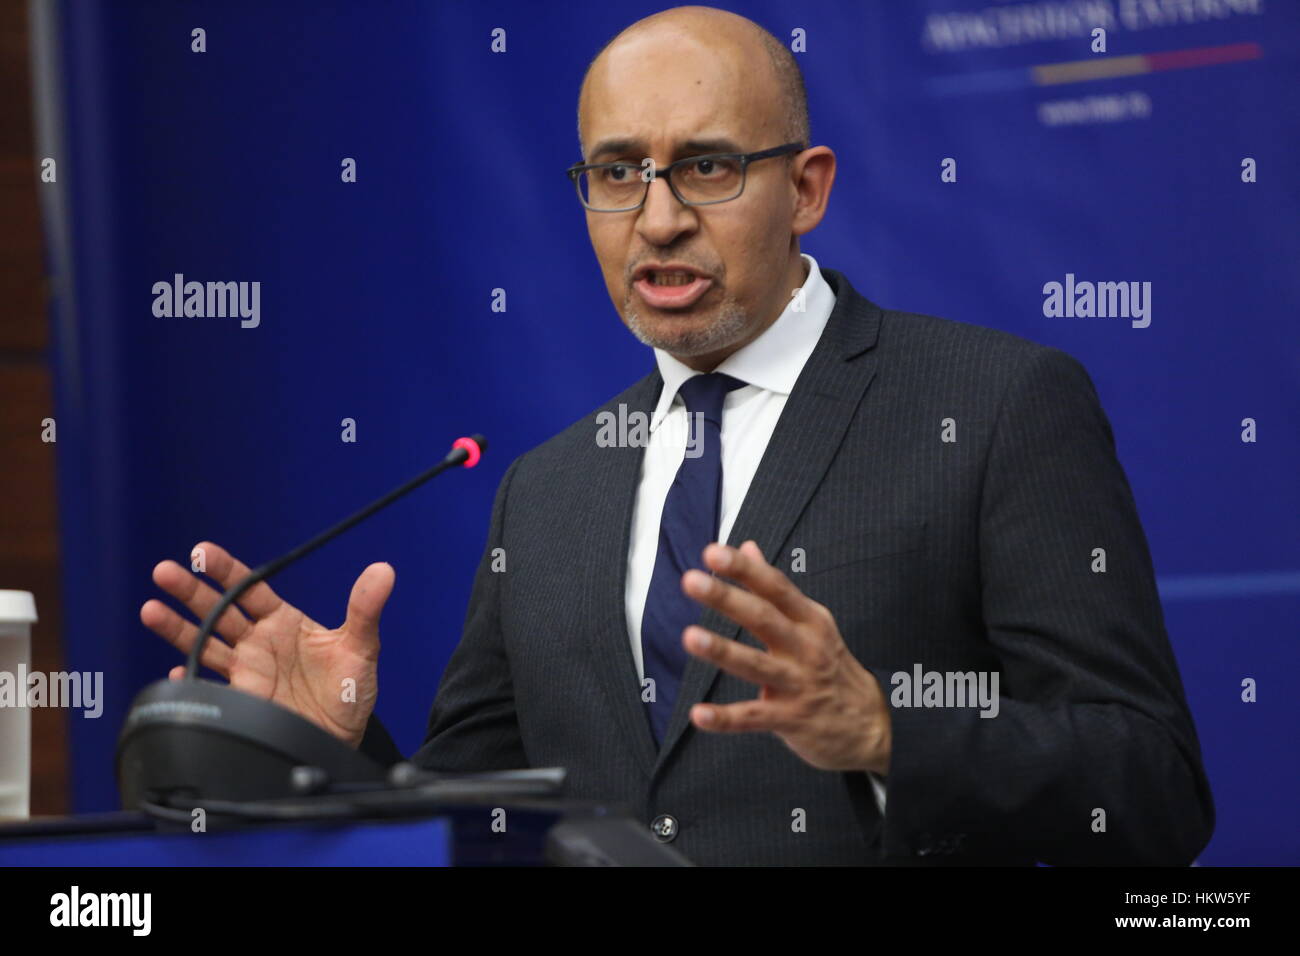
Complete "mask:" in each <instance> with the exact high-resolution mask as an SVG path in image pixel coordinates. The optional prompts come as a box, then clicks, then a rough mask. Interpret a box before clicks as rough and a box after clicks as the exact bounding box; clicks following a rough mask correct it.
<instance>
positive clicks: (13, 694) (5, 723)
mask: <svg viewBox="0 0 1300 956" xmlns="http://www.w3.org/2000/svg"><path fill="white" fill-rule="evenodd" d="M35 621H36V600H35V598H33V597H32V592H31V591H0V817H20V818H25V817H27V816H28V815H29V814H30V813H31V806H30V804H31V785H32V712H31V709H30V708H29V707H28V706H27V687H26V686H25V685H26V680H25V679H24V678H25V676H26V675H27V674H28V673H29V672H30V671H31V666H32V624H33V623H34V622H35ZM20 681H21V683H22V685H23V686H19V683H20Z"/></svg>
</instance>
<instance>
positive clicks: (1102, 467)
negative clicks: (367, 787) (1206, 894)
mask: <svg viewBox="0 0 1300 956" xmlns="http://www.w3.org/2000/svg"><path fill="white" fill-rule="evenodd" d="M823 275H824V276H825V277H826V280H827V281H828V282H829V283H830V285H831V286H832V288H833V289H834V291H835V294H836V296H837V301H836V305H835V309H834V312H833V313H832V315H831V317H830V320H829V322H828V324H827V326H826V330H825V332H824V334H823V336H822V338H821V340H820V341H819V343H818V345H817V348H816V350H815V351H814V352H813V354H812V356H811V357H810V359H809V360H808V363H807V365H806V366H805V368H804V370H803V373H802V374H801V375H800V377H799V380H798V383H797V384H796V386H795V388H794V390H793V392H792V393H791V395H790V398H789V401H788V403H787V405H786V407H785V410H784V412H783V414H782V416H781V419H780V421H779V423H778V424H777V427H776V430H775V432H774V434H773V435H772V438H771V442H770V444H769V446H768V448H767V451H766V454H765V455H764V457H763V460H762V463H761V465H760V466H759V469H758V473H757V475H756V476H755V478H754V481H753V484H752V485H751V486H750V489H749V492H748V495H747V497H746V499H745V502H744V505H743V507H742V509H741V512H740V515H739V517H738V519H737V521H736V524H735V528H734V530H733V531H732V533H731V538H730V540H731V541H732V543H739V542H741V541H744V540H745V539H747V538H753V539H755V540H756V541H757V542H758V543H759V545H760V546H761V547H762V549H763V552H764V554H765V555H766V556H767V558H768V560H769V561H772V562H773V563H776V564H778V565H779V566H781V567H783V568H784V569H786V570H787V571H789V570H790V569H791V555H792V553H793V551H794V549H796V548H802V549H803V552H804V554H806V570H805V571H803V572H799V573H795V572H791V576H792V578H793V579H794V580H795V581H796V583H798V584H799V586H800V587H801V588H802V589H803V590H804V592H805V593H807V594H809V595H811V596H812V597H813V598H815V599H816V600H818V601H820V602H822V603H823V604H825V605H826V606H827V607H829V608H830V609H831V611H832V612H833V613H834V615H835V618H836V621H837V622H838V624H839V629H840V631H841V632H842V634H843V636H844V640H845V641H846V642H847V643H848V646H849V647H850V649H851V650H852V651H853V653H854V655H856V657H857V658H858V660H860V661H861V662H862V663H863V664H864V665H865V666H867V667H869V668H870V669H871V670H872V672H873V673H874V674H875V675H876V676H877V678H878V679H879V680H880V681H881V684H882V686H883V688H884V690H885V692H886V693H887V694H889V693H890V692H891V690H892V686H891V681H890V677H891V675H892V674H893V673H895V672H897V671H906V672H909V673H911V672H912V671H913V668H914V665H917V664H920V665H921V666H922V667H923V669H924V670H926V671H930V670H935V671H941V672H944V671H977V672H978V671H997V672H998V673H999V679H1000V691H1001V701H1000V708H999V713H998V714H997V716H996V717H993V718H985V717H981V716H980V715H979V711H978V709H976V708H971V707H967V708H957V707H948V708H931V707H920V708H917V707H906V708H905V707H901V706H897V707H892V714H891V716H892V721H893V756H892V764H891V768H890V773H889V778H888V802H887V807H886V813H885V815H884V818H883V821H882V818H881V815H880V814H879V813H878V811H877V809H876V804H875V801H874V799H873V797H872V794H871V790H870V785H869V782H868V780H867V778H866V776H865V775H864V774H861V773H838V772H827V771H822V770H816V769H814V768H812V767H810V766H808V765H807V764H805V763H803V762H802V761H801V760H800V759H799V758H798V757H796V756H795V755H794V754H793V753H792V752H790V751H789V750H788V749H787V748H786V747H785V745H784V744H782V743H781V741H780V740H778V739H777V738H776V737H774V736H772V735H769V734H748V735H712V734H706V733H703V732H701V731H698V730H696V729H695V728H693V727H691V726H689V725H688V721H687V712H688V710H689V708H690V706H691V705H692V704H694V703H697V702H699V701H701V700H709V701H714V702H719V703H729V702H733V701H738V700H744V699H749V698H752V697H753V696H755V692H756V688H755V687H753V686H752V685H749V684H747V683H745V682H743V681H740V680H738V679H735V678H733V677H731V676H730V675H728V674H726V673H722V672H719V671H718V670H717V669H716V668H715V667H713V666H711V665H706V664H704V663H702V662H700V661H699V660H696V659H694V658H692V659H691V661H690V663H689V666H688V668H687V671H686V674H685V677H684V681H683V684H682V691H681V694H680V696H679V698H678V700H677V705H676V712H675V715H674V717H673V721H672V725H671V727H670V728H669V731H668V734H667V737H666V739H665V743H664V746H663V747H662V749H659V750H656V748H655V745H654V742H653V739H652V737H651V735H650V730H649V725H648V723H647V720H646V716H645V714H644V712H643V705H642V703H641V699H640V685H639V683H638V679H637V673H636V669H635V665H634V663H633V659H632V654H631V651H630V648H629V646H628V632H627V622H626V619H625V616H624V604H623V584H624V575H625V570H626V565H627V554H628V535H629V530H630V523H631V515H632V505H633V500H634V496H635V494H636V490H637V483H638V479H639V474H640V463H641V454H642V449H641V448H638V447H625V448H609V447H600V446H598V445H597V442H596V433H597V425H596V418H595V416H596V414H597V413H598V412H599V411H603V410H612V411H614V412H615V413H616V414H617V411H618V408H619V406H620V405H623V406H626V409H627V411H629V412H630V411H633V410H640V411H643V412H645V413H646V414H647V415H648V414H649V413H650V412H651V411H652V410H653V408H654V405H655V401H656V398H657V397H658V393H659V389H660V387H661V384H662V383H661V380H660V378H659V374H658V371H657V370H656V371H655V372H653V373H651V374H650V375H648V376H646V377H645V378H644V379H642V380H641V381H639V382H637V383H636V384H635V385H633V386H632V387H631V388H629V389H628V390H627V391H625V392H623V393H622V394H621V395H619V396H617V397H616V398H614V399H612V400H611V401H610V402H609V403H608V404H606V405H605V406H603V407H602V409H598V410H597V411H596V412H593V413H592V414H591V415H589V416H588V417H586V418H584V419H583V420H581V421H579V422H577V423H575V424H574V425H572V426H571V427H569V428H568V429H566V430H565V431H563V432H561V433H560V434H559V435H557V436H555V437H554V438H552V439H551V440H550V441H548V442H546V443H545V444H543V445H541V446H540V447H538V448H535V449H533V450H532V451H530V452H528V453H527V454H525V455H523V456H521V457H520V458H519V459H517V460H516V461H515V462H514V463H513V464H512V465H511V466H510V469H509V471H508V472H507V473H506V475H505V477H504V479H503V480H502V482H501V486H500V488H499V490H498V492H497V497H496V503H495V506H494V508H493V512H492V521H491V528H490V531H489V536H488V542H487V547H486V549H485V553H484V557H483V561H482V563H481V564H480V566H479V570H478V576H477V578H476V581H475V584H474V589H473V593H472V595H471V598H470V605H469V611H468V615H467V620H466V625H465V631H464V635H463V638H462V640H461V643H460V646H459V648H458V649H457V650H456V652H455V654H454V656H453V657H452V659H451V662H450V664H449V665H448V667H447V670H446V673H445V674H444V675H443V678H442V682H441V685H440V686H439V689H438V694H437V699H436V700H435V702H434V705H433V709H432V713H431V715H430V720H429V727H428V735H427V738H426V742H425V744H424V746H423V747H421V748H420V750H419V751H418V752H417V753H416V754H415V756H414V757H413V758H412V759H413V760H414V761H415V762H416V763H418V764H420V765H422V766H425V767H428V768H431V769H436V770H445V771H469V770H488V769H502V768H511V767H524V766H563V767H566V768H568V771H569V792H570V794H571V795H573V796H576V797H585V798H594V799H600V800H607V801H616V802H620V803H623V804H625V805H627V806H628V807H630V808H631V809H632V810H633V811H634V812H635V813H636V814H638V815H639V816H640V817H641V818H643V819H644V820H645V821H646V822H647V823H649V822H650V821H651V820H652V819H653V818H655V817H656V816H657V815H659V814H671V815H672V816H674V817H675V818H676V819H677V821H678V826H679V829H678V835H677V836H676V838H675V842H674V844H673V845H674V847H675V848H677V849H679V850H680V851H682V852H683V853H685V854H686V855H687V856H688V857H690V858H691V859H693V860H694V861H696V862H698V863H702V864H877V863H908V862H911V863H953V862H1007V863H1031V862H1033V861H1036V860H1041V861H1044V862H1047V863H1054V864H1070V863H1097V862H1119V863H1130V862H1140V863H1165V864H1186V863H1188V862H1190V861H1191V860H1192V859H1193V858H1194V857H1195V856H1196V854H1197V853H1198V852H1200V850H1201V848H1202V847H1204V845H1205V843H1206V841H1207V840H1208V839H1209V835H1210V832H1211V830H1212V828H1213V822H1214V808H1213V803H1212V799H1211V796H1210V790H1209V786H1208V784H1207V781H1206V777H1205V773H1204V770H1203V768H1202V765H1201V757H1200V749H1199V744H1198V741H1197V737H1196V731H1195V729H1194V727H1193V724H1192V720H1191V717H1190V714H1189V712H1188V708H1187V704H1186V701H1185V698H1184V694H1183V689H1182V685H1181V681H1180V679H1179V675H1178V670H1177V667H1176V665H1175V662H1174V658H1173V654H1172V653H1171V650H1170V646H1169V640H1168V637H1167V636H1166V633H1165V629H1164V623H1163V618H1162V614H1161V609H1160V604H1159V601H1158V598H1157V593H1156V587H1155V580H1154V575H1153V570H1152V565H1151V559H1150V555H1149V552H1148V549H1147V544H1146V539H1145V536H1144V534H1143V531H1142V527H1141V524H1140V523H1139V520H1138V515H1137V511H1136V508H1135V505H1134V501H1133V496H1132V493H1131V492H1130V490H1129V486H1128V482H1127V480H1126V478H1125V476H1124V473H1123V471H1122V469H1121V467H1120V464H1119V462H1118V460H1117V459H1116V456H1115V449H1114V441H1113V438H1112V435H1111V429H1110V425H1109V423H1108V421H1107V419H1106V416H1105V413H1104V412H1103V411H1102V408H1101V406H1100V403H1099V402H1098V399H1097V395H1096V393H1095V391H1094V389H1093V386H1092V382H1091V380H1090V379H1089V377H1088V374H1087V373H1086V372H1085V371H1084V369H1083V367H1082V365H1080V364H1079V363H1078V362H1077V361H1076V360H1075V359H1073V358H1071V357H1070V356H1068V355H1067V354H1065V353H1064V352H1061V351H1059V350H1056V349H1052V348H1047V347H1044V346H1040V345H1036V344H1034V343H1032V342H1028V341H1026V340H1024V339H1020V338H1017V337H1015V336H1012V335H1008V334H1006V333H1003V332H998V331H994V330H990V329H985V328H980V327H977V326H972V325H967V324H963V323H958V322H953V321H947V320H944V319H938V318H933V317H930V316H924V315H915V314H908V313H902V312H891V311H885V310H882V309H880V308H879V307H877V306H876V305H874V304H872V303H871V302H869V301H868V300H867V299H865V298H863V297H862V296H861V295H859V294H858V293H856V292H855V291H854V290H853V288H852V286H850V285H849V283H848V281H847V280H846V279H845V278H844V276H842V275H841V274H839V273H838V272H835V271H833V270H830V269H823ZM945 419H951V420H952V421H951V423H950V426H949V428H950V432H951V430H952V429H955V439H956V440H955V441H943V440H941V433H942V431H943V428H944V425H943V423H944V420H945ZM950 437H951V436H950ZM497 548H502V549H504V554H505V558H506V570H505V571H504V572H494V571H493V570H492V569H491V560H492V555H493V552H494V550H495V549H497ZM1097 548H1101V549H1104V551H1105V561H1106V564H1105V571H1104V573H1101V572H1094V570H1093V566H1094V560H1095V559H1094V549H1097ZM702 623H703V624H704V625H705V626H706V627H709V628H711V629H713V630H714V631H717V632H719V633H721V634H723V635H727V636H733V637H735V638H737V639H738V640H741V641H743V642H745V643H748V644H752V645H754V646H761V645H759V644H758V643H757V642H756V641H754V640H753V638H751V637H750V636H749V634H748V633H746V632H743V631H739V629H738V627H737V626H736V625H735V624H732V623H731V622H730V621H728V620H727V619H725V618H723V617H721V616H720V615H718V614H717V613H716V612H713V611H709V612H706V613H705V614H704V617H703V620H702ZM376 724H377V722H376ZM372 731H374V733H370V734H368V735H367V743H366V744H365V747H366V748H367V749H368V750H369V751H370V752H372V753H375V754H377V755H378V754H380V753H382V752H383V751H382V750H381V747H382V745H381V744H377V743H376V739H377V738H379V737H380V736H381V732H380V729H379V728H378V726H376V725H372ZM390 756H392V754H391V752H390ZM1098 811H1102V812H1104V818H1103V817H1102V816H1101V815H1100V814H1099V813H1098ZM1103 819H1104V827H1105V828H1104V831H1099V830H1098V829H1097V828H1098V826H1099V823H1098V821H1101V820H1103ZM799 820H802V821H803V824H802V826H799V825H796V824H797V822H798V821H799Z"/></svg>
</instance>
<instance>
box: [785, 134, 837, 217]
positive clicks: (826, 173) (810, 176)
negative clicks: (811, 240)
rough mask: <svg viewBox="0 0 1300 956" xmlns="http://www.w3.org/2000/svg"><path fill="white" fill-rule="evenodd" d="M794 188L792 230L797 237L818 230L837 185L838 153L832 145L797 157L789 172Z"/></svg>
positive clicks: (813, 149) (811, 150) (814, 149)
mask: <svg viewBox="0 0 1300 956" xmlns="http://www.w3.org/2000/svg"><path fill="white" fill-rule="evenodd" d="M790 176H791V182H792V185H793V186H794V188H795V208H794V219H793V221H792V223H791V231H792V232H793V233H794V235H796V236H802V235H803V234H804V233H808V232H812V231H813V230H814V229H816V228H817V225H818V223H820V222H821V221H822V217H823V216H825V215H826V207H827V205H828V204H829V203H830V197H831V186H832V185H833V184H834V182H835V153H834V151H833V150H832V149H831V148H830V147H829V146H814V147H813V148H812V149H809V150H806V151H805V152H802V153H800V154H799V155H798V156H796V157H795V161H794V168H793V169H792V170H791V171H790Z"/></svg>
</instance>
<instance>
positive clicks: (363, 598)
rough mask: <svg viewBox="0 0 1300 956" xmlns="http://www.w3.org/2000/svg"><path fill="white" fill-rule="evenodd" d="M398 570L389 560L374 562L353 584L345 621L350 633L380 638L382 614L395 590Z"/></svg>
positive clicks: (375, 638)
mask: <svg viewBox="0 0 1300 956" xmlns="http://www.w3.org/2000/svg"><path fill="white" fill-rule="evenodd" d="M396 580H397V572H396V571H394V570H393V566H392V565H391V564H389V563H388V562H387V561H380V562H378V563H376V564H372V565H370V567H368V568H366V569H365V570H364V571H362V572H361V576H360V577H358V578H357V583H356V584H354V585H352V594H351V596H350V597H349V598H348V619H347V620H346V621H345V622H344V623H343V626H344V627H345V628H347V630H348V633H350V634H354V635H356V636H357V637H364V638H369V639H371V640H378V639H379V615H380V614H381V613H382V612H383V610H384V603H385V602H386V601H387V600H388V597H389V595H390V594H392V593H393V583H394V582H395V581H396Z"/></svg>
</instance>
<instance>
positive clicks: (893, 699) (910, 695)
mask: <svg viewBox="0 0 1300 956" xmlns="http://www.w3.org/2000/svg"><path fill="white" fill-rule="evenodd" d="M998 679H999V675H998V672H997V671H923V670H922V669H921V665H920V664H913V665H912V670H911V672H910V673H909V672H908V671H895V672H894V673H893V675H892V676H891V677H890V678H889V683H890V684H892V685H893V688H894V689H893V690H892V691H890V693H889V702H890V703H891V704H892V705H893V706H895V707H978V708H979V709H980V716H981V717H996V716H997V715H998Z"/></svg>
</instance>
